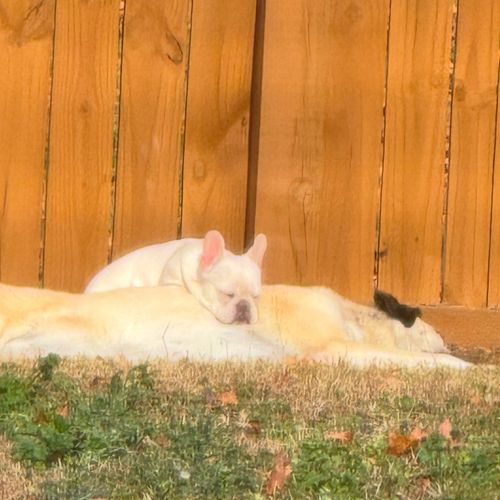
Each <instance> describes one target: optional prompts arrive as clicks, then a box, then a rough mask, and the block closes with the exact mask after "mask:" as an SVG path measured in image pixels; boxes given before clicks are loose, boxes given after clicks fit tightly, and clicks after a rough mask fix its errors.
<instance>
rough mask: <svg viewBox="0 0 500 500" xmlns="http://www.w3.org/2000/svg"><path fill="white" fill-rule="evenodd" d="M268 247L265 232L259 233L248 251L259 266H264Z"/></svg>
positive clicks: (249, 255)
mask: <svg viewBox="0 0 500 500" xmlns="http://www.w3.org/2000/svg"><path fill="white" fill-rule="evenodd" d="M266 249H267V238H266V235H265V234H262V233H261V234H258V235H257V236H256V237H255V240H254V242H253V245H252V246H251V247H250V249H249V250H248V252H247V253H246V254H247V255H248V257H250V258H251V259H252V260H253V261H254V262H255V263H256V264H257V265H258V266H259V267H262V259H263V258H264V254H265V253H266Z"/></svg>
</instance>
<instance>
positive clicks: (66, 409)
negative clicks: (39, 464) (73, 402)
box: [57, 403, 69, 418]
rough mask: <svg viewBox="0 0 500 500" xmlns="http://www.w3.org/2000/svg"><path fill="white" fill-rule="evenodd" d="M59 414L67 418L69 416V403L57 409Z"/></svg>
mask: <svg viewBox="0 0 500 500" xmlns="http://www.w3.org/2000/svg"><path fill="white" fill-rule="evenodd" d="M57 414H58V415H61V417H64V418H67V417H68V416H69V403H66V404H65V405H63V406H60V407H59V408H58V409H57Z"/></svg>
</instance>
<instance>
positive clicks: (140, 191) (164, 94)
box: [113, 0, 191, 257]
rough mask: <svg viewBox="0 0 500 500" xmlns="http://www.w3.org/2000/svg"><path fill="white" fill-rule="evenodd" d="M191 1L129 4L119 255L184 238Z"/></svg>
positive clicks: (119, 183)
mask: <svg viewBox="0 0 500 500" xmlns="http://www.w3.org/2000/svg"><path fill="white" fill-rule="evenodd" d="M190 11H191V1H190V0H178V1H169V2H165V1H163V0H148V1H147V2H144V1H142V0H127V3H126V10H125V29H124V46H123V50H124V61H123V75H122V94H121V116H120V119H121V120H120V137H119V164H118V172H117V201H116V212H115V227H114V229H115V232H114V241H113V257H116V256H120V255H122V254H124V253H126V252H127V251H129V250H131V249H133V248H136V247H140V246H143V245H146V244H149V243H155V242H160V241H164V240H169V239H175V238H176V237H177V230H178V211H179V203H180V186H179V178H180V171H181V167H182V164H181V162H182V141H183V133H184V130H183V126H184V116H185V101H186V99H185V88H186V77H187V75H186V71H187V64H188V56H189V23H190V17H189V16H190Z"/></svg>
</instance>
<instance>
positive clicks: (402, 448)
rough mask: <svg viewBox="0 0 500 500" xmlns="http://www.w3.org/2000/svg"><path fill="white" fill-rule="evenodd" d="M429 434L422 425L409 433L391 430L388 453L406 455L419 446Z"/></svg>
mask: <svg viewBox="0 0 500 500" xmlns="http://www.w3.org/2000/svg"><path fill="white" fill-rule="evenodd" d="M428 435H429V433H428V432H427V431H425V430H423V429H422V428H421V427H415V429H413V431H412V432H411V433H410V434H408V435H406V434H397V433H395V432H390V433H389V447H388V448H387V453H389V454H390V455H396V456H400V455H404V454H405V453H408V452H409V451H410V450H411V449H412V448H415V447H416V446H418V445H419V444H420V442H421V441H422V440H424V439H425V438H426V437H427V436H428Z"/></svg>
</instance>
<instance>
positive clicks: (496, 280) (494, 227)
mask: <svg viewBox="0 0 500 500" xmlns="http://www.w3.org/2000/svg"><path fill="white" fill-rule="evenodd" d="M498 72H499V77H500V66H499V68H498ZM499 81H500V78H499ZM499 110H500V86H499V85H498V82H497V126H496V141H495V165H494V169H495V170H494V176H495V177H494V186H493V204H492V205H493V206H492V213H491V217H492V219H491V240H490V255H489V258H490V269H489V281H488V306H489V307H494V308H497V309H498V308H500V112H499ZM499 331H500V330H499ZM497 333H498V332H497Z"/></svg>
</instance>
